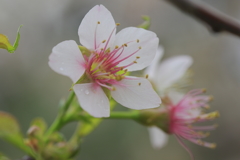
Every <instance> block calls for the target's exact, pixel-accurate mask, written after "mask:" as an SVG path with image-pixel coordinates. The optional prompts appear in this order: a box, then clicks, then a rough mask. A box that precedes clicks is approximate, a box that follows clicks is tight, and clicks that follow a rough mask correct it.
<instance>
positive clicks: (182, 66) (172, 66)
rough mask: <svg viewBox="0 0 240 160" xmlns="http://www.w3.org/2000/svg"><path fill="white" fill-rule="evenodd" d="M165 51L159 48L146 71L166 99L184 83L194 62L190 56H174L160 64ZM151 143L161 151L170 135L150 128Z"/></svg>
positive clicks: (159, 92) (155, 128) (158, 129)
mask: <svg viewBox="0 0 240 160" xmlns="http://www.w3.org/2000/svg"><path fill="white" fill-rule="evenodd" d="M163 54H164V49H163V47H161V46H160V47H159V48H158V50H157V53H156V56H155V58H154V60H153V62H152V63H151V65H150V66H149V67H147V69H146V70H145V74H147V75H148V78H149V80H150V81H151V82H152V83H153V85H154V86H155V88H156V90H157V91H158V94H159V95H160V96H161V97H162V98H164V97H165V96H166V95H167V93H168V92H169V91H171V90H175V89H176V88H174V86H173V85H174V84H176V83H178V82H179V81H181V80H182V79H183V80H182V81H184V82H183V84H185V83H187V82H185V81H187V80H186V79H184V78H185V77H184V76H185V75H186V72H187V70H188V69H189V67H190V66H191V65H192V63H193V60H192V58H191V57H190V56H187V55H180V56H174V57H171V58H168V59H166V60H164V61H163V62H161V63H159V61H160V60H161V58H162V57H163ZM148 130H149V135H150V141H151V144H152V146H153V148H155V149H160V148H162V147H163V146H165V145H166V144H167V141H168V135H167V134H166V133H165V132H164V131H162V130H161V129H160V128H158V127H155V126H153V127H149V128H148Z"/></svg>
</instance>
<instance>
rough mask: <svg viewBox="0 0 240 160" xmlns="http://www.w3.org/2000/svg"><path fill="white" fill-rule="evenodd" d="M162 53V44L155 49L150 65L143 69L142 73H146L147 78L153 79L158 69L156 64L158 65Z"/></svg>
mask: <svg viewBox="0 0 240 160" xmlns="http://www.w3.org/2000/svg"><path fill="white" fill-rule="evenodd" d="M163 54H164V49H163V47H162V46H159V47H158V49H157V53H156V55H155V57H154V59H153V61H152V62H151V64H150V66H148V67H147V68H146V69H145V71H144V74H145V75H146V74H147V75H148V78H149V79H150V80H154V79H155V77H156V75H157V74H158V73H157V71H158V70H157V69H158V65H159V61H160V60H161V58H162V56H163Z"/></svg>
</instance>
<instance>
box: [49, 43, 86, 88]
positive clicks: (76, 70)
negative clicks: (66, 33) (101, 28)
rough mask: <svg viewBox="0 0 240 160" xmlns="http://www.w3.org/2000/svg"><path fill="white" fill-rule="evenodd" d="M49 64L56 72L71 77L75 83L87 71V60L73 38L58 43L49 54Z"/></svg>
mask: <svg viewBox="0 0 240 160" xmlns="http://www.w3.org/2000/svg"><path fill="white" fill-rule="evenodd" d="M48 64H49V66H50V67H51V68H52V69H53V70H54V71H55V72H57V73H59V74H62V75H65V76H68V77H70V78H71V79H72V81H73V82H74V83H75V82H77V81H78V80H79V78H80V77H81V76H82V75H83V73H84V72H85V67H84V64H85V60H84V58H83V56H82V53H81V51H80V50H79V48H78V45H77V43H76V42H75V41H73V40H68V41H63V42H61V43H59V44H58V45H56V46H55V47H54V48H53V49H52V53H51V55H50V56H49V62H48Z"/></svg>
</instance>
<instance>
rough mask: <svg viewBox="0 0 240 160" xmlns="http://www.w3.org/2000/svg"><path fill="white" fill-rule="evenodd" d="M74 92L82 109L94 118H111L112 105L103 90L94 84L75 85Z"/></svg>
mask: <svg viewBox="0 0 240 160" xmlns="http://www.w3.org/2000/svg"><path fill="white" fill-rule="evenodd" d="M73 90H74V92H75V94H76V96H77V98H78V101H79V103H80V105H81V107H82V108H83V109H84V110H85V111H87V112H88V113H89V114H90V115H92V116H94V117H109V115H110V104H109V100H108V98H107V96H106V95H105V93H104V92H103V90H102V88H101V87H99V86H96V85H95V84H93V83H83V84H75V85H74V86H73Z"/></svg>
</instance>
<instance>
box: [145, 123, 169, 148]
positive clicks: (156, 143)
mask: <svg viewBox="0 0 240 160" xmlns="http://www.w3.org/2000/svg"><path fill="white" fill-rule="evenodd" d="M148 131H149V136H150V142H151V144H152V146H153V148H154V149H161V148H163V147H164V146H165V145H166V144H167V142H168V135H167V134H166V133H165V132H163V131H162V130H161V129H159V128H157V127H149V128H148Z"/></svg>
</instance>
